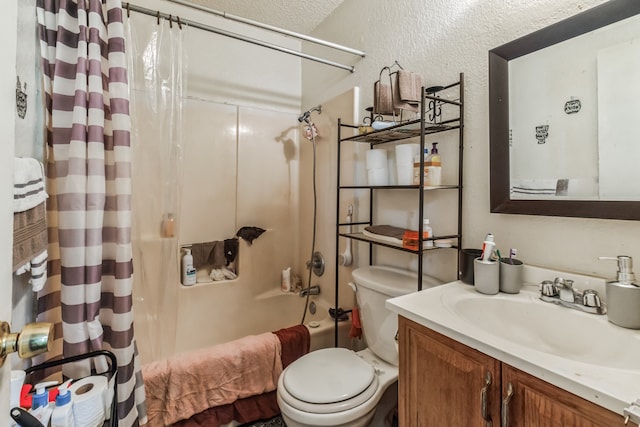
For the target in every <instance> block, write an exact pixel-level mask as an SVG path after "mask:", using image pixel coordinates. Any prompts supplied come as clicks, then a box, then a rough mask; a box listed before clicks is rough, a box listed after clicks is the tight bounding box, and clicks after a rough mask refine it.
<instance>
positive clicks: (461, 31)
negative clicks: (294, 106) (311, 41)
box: [303, 0, 640, 277]
mask: <svg viewBox="0 0 640 427" xmlns="http://www.w3.org/2000/svg"><path fill="white" fill-rule="evenodd" d="M600 3H603V1H602V0H580V1H578V0H562V1H558V0H531V1H506V0H482V1H480V0H457V1H455V2H451V1H445V0H434V1H423V0H405V1H403V2H388V1H384V0H351V1H347V2H345V3H343V4H342V5H341V6H340V7H339V8H337V9H336V10H335V11H334V13H333V14H332V15H331V16H330V17H329V18H328V19H327V20H325V22H323V24H321V25H320V26H319V27H318V28H317V29H316V31H315V32H314V36H316V37H320V38H326V39H329V40H332V41H335V42H337V43H341V44H345V45H348V46H352V47H355V48H359V49H362V50H365V51H366V52H367V57H366V58H364V59H362V60H359V61H358V60H357V59H355V58H353V57H350V56H348V55H346V54H342V53H324V55H325V56H330V57H333V58H334V59H336V60H338V59H339V60H341V61H351V63H353V64H355V66H356V72H355V73H353V74H349V73H346V72H344V71H339V70H333V69H330V68H329V67H323V66H320V65H317V64H312V63H310V62H308V61H305V62H304V63H303V105H312V104H316V103H319V102H322V101H323V100H324V99H327V98H330V97H331V96H333V95H335V94H337V93H340V92H342V91H344V90H345V89H346V88H348V87H351V86H354V85H358V86H361V91H360V93H361V106H362V107H363V108H364V107H365V106H367V105H371V103H372V90H371V89H372V83H373V82H374V81H375V80H376V79H377V78H378V73H379V70H380V68H381V67H383V66H385V65H389V64H391V63H393V61H394V60H398V61H399V62H400V63H401V64H402V65H403V66H404V67H405V68H407V69H410V70H415V71H417V72H420V73H422V74H423V75H424V76H425V78H426V84H427V85H430V84H439V83H441V82H449V81H453V80H455V78H456V76H457V73H459V72H460V71H462V72H464V73H465V83H466V91H465V97H466V114H465V120H466V128H465V164H464V168H465V179H464V187H465V193H464V219H463V223H464V233H465V237H464V239H463V241H464V244H465V246H474V247H475V246H478V245H480V244H481V242H482V240H483V237H484V235H485V234H486V233H487V232H488V231H491V232H493V234H494V235H495V236H496V240H497V242H498V245H499V246H500V247H503V248H505V247H506V248H508V247H516V248H518V250H519V254H520V256H521V258H522V259H523V260H525V261H526V262H528V263H531V264H537V265H543V266H549V267H555V268H560V269H566V270H573V271H578V272H582V273H587V274H590V273H591V274H596V275H600V276H607V277H608V276H611V275H614V274H615V266H614V265H612V264H609V263H603V262H601V261H598V260H597V256H598V255H618V254H628V255H630V256H635V257H636V259H640V258H638V257H640V241H639V240H638V239H637V238H636V236H637V235H638V233H639V232H640V223H639V222H635V221H617V220H597V219H580V218H556V217H543V216H539V217H534V216H523V215H501V214H491V213H490V211H489V111H488V61H487V58H488V53H487V52H488V50H490V49H492V48H494V47H497V46H499V45H501V44H503V43H506V42H508V41H511V40H513V39H515V38H517V37H520V36H523V35H525V34H528V33H530V32H532V31H535V30H538V29H540V28H543V27H545V26H547V25H549V24H552V23H555V22H557V21H559V20H562V19H564V18H566V17H569V16H571V15H574V14H576V13H579V12H580V11H582V10H585V9H587V8H590V7H593V6H595V5H598V4H600ZM306 49H307V50H308V51H309V52H311V53H316V54H317V53H319V52H320V50H321V49H320V48H318V47H315V46H307V47H306Z"/></svg>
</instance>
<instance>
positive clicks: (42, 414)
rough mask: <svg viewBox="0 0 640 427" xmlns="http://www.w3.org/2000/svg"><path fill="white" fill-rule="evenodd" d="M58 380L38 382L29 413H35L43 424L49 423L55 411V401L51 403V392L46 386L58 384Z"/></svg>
mask: <svg viewBox="0 0 640 427" xmlns="http://www.w3.org/2000/svg"><path fill="white" fill-rule="evenodd" d="M57 384H58V382H57V381H47V382H43V383H38V384H36V393H35V394H34V395H33V400H32V401H31V409H29V413H30V414H31V415H33V416H34V417H35V418H36V419H37V420H38V421H40V423H42V425H43V426H47V425H49V418H51V412H53V406H54V404H53V402H51V403H49V393H47V390H46V388H47V387H50V386H54V385H57Z"/></svg>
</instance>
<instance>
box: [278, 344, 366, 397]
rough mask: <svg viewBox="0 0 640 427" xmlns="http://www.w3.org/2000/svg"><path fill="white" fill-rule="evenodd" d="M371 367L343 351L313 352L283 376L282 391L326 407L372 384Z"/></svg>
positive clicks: (326, 350) (341, 349)
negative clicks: (283, 388)
mask: <svg viewBox="0 0 640 427" xmlns="http://www.w3.org/2000/svg"><path fill="white" fill-rule="evenodd" d="M374 378H375V371H374V369H373V366H371V365H370V364H368V363H367V362H365V361H364V360H362V358H360V357H358V356H357V355H356V354H355V353H354V352H353V351H351V350H347V349H344V348H325V349H321V350H316V351H313V352H311V353H309V354H307V355H305V356H303V357H301V358H300V359H298V360H296V361H295V362H294V363H292V364H291V365H289V366H288V367H287V369H286V370H285V372H284V373H283V384H284V387H285V388H286V390H287V391H288V392H289V393H290V394H291V395H292V396H293V397H295V398H296V399H299V400H302V401H305V402H309V403H314V404H327V403H334V402H340V401H343V400H347V399H351V398H353V397H354V396H357V395H359V394H360V393H362V392H363V391H365V390H366V389H367V388H368V387H369V386H370V385H371V383H372V382H373V380H374Z"/></svg>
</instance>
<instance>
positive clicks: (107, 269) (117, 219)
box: [37, 0, 146, 426]
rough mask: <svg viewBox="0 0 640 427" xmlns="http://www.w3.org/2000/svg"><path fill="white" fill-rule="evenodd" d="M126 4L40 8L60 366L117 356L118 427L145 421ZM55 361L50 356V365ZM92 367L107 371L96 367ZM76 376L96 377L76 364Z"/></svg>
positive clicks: (61, 0)
mask: <svg viewBox="0 0 640 427" xmlns="http://www.w3.org/2000/svg"><path fill="white" fill-rule="evenodd" d="M122 14H123V13H122V5H121V1H120V0H106V1H105V2H104V3H103V1H101V0H37V16H38V25H39V29H40V47H41V55H42V73H43V83H44V91H45V93H46V99H45V106H46V110H47V118H46V122H47V129H46V131H47V135H46V140H47V159H46V162H47V165H46V168H47V191H48V193H49V196H50V197H49V201H48V205H47V222H48V227H49V264H48V269H49V278H48V280H47V284H46V285H45V288H44V289H43V290H42V291H41V292H39V294H38V309H37V311H38V320H40V321H50V322H53V323H55V325H56V326H55V340H54V351H57V353H54V354H58V356H56V357H59V355H60V354H62V355H63V356H64V357H68V356H72V355H77V354H83V353H86V352H89V351H93V350H100V349H104V350H110V351H112V352H113V353H114V354H115V355H116V357H117V359H118V376H117V382H118V396H117V405H118V418H119V424H120V425H121V426H133V425H138V424H139V423H140V422H142V423H144V422H145V421H146V415H145V408H144V386H143V383H142V376H141V374H140V366H139V362H138V357H137V350H136V341H135V337H134V334H133V312H132V265H133V264H132V250H131V148H130V143H129V142H130V127H131V124H130V117H129V95H128V81H127V63H126V55H125V46H124V26H123V16H122ZM50 358H51V357H50ZM94 363H96V366H95V368H97V369H99V370H102V369H105V368H106V366H105V365H104V361H101V360H97V361H95V362H94ZM71 368H72V371H73V372H67V371H66V370H65V374H67V375H69V376H72V377H76V378H77V377H80V376H86V375H88V374H89V373H90V369H91V368H92V366H90V363H89V362H88V361H87V363H84V364H76V365H74V366H72V367H71Z"/></svg>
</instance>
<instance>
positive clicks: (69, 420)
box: [51, 380, 75, 427]
mask: <svg viewBox="0 0 640 427" xmlns="http://www.w3.org/2000/svg"><path fill="white" fill-rule="evenodd" d="M69 384H71V380H69V381H66V382H64V383H63V384H62V385H61V386H60V387H58V396H56V406H55V408H53V414H51V427H74V426H75V422H74V419H73V401H72V399H71V392H70V391H69Z"/></svg>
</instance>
